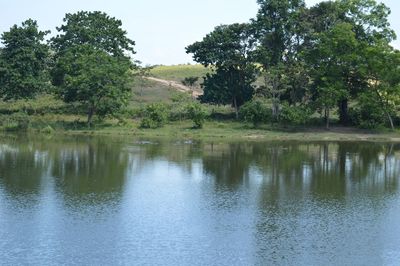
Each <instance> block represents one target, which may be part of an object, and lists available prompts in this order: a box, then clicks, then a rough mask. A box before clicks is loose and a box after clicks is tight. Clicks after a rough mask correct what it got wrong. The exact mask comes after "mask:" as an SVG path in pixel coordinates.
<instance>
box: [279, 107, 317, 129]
mask: <svg viewBox="0 0 400 266" xmlns="http://www.w3.org/2000/svg"><path fill="white" fill-rule="evenodd" d="M311 115H312V110H311V108H309V107H307V106H301V105H300V106H296V105H292V106H290V105H289V104H287V103H283V104H282V109H281V112H280V113H279V117H278V119H279V122H281V123H284V124H296V125H304V124H306V123H307V121H308V120H309V119H310V116H311Z"/></svg>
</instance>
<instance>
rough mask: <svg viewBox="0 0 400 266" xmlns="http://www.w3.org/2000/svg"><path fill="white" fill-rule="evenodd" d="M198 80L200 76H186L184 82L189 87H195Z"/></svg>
mask: <svg viewBox="0 0 400 266" xmlns="http://www.w3.org/2000/svg"><path fill="white" fill-rule="evenodd" d="M197 81H199V77H186V78H184V79H183V80H182V84H183V85H185V86H188V87H194V85H196V83H197Z"/></svg>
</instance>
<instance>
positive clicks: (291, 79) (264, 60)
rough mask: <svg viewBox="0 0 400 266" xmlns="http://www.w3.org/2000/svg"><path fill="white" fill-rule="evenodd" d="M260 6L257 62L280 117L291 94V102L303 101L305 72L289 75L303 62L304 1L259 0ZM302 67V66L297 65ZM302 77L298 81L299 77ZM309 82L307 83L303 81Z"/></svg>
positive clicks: (255, 23) (256, 25)
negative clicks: (299, 94) (282, 106)
mask: <svg viewBox="0 0 400 266" xmlns="http://www.w3.org/2000/svg"><path fill="white" fill-rule="evenodd" d="M257 2H258V4H259V6H260V8H259V11H258V13H257V17H256V18H255V19H254V20H253V21H252V27H253V30H254V32H255V36H256V38H257V50H256V61H257V62H258V63H259V64H260V65H261V66H262V73H263V76H264V86H263V88H261V89H262V90H264V91H265V92H266V93H264V94H265V95H266V96H268V97H269V98H271V100H272V114H273V117H274V118H275V119H277V118H278V115H279V110H280V102H281V100H283V99H284V97H288V98H287V99H286V100H288V101H289V102H290V103H293V104H294V101H297V100H301V99H302V98H303V95H301V96H298V95H295V93H293V92H294V90H295V89H300V88H299V87H298V86H297V85H298V84H302V82H303V80H304V79H307V78H305V77H304V74H305V72H304V71H301V72H302V73H301V74H298V75H297V74H296V75H288V73H289V72H294V73H298V71H295V67H294V66H297V65H301V59H302V58H301V57H300V56H299V53H300V50H301V47H302V43H303V41H304V37H303V35H304V32H305V29H304V27H303V24H302V22H303V19H302V17H303V16H302V15H303V13H304V9H305V3H304V1H303V0H258V1H257ZM297 70H298V68H297ZM297 79H298V80H297ZM302 85H307V84H302Z"/></svg>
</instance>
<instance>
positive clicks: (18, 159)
mask: <svg viewBox="0 0 400 266" xmlns="http://www.w3.org/2000/svg"><path fill="white" fill-rule="evenodd" d="M47 157H48V156H47V153H46V152H45V151H40V150H36V148H35V147H34V146H28V145H27V143H23V144H20V143H17V142H13V143H11V144H8V143H5V144H0V183H2V184H3V186H4V187H5V189H6V190H7V191H8V192H9V193H11V194H14V195H18V194H38V193H39V191H40V186H41V182H42V178H43V175H44V173H45V172H46V169H48V166H49V163H48V160H47Z"/></svg>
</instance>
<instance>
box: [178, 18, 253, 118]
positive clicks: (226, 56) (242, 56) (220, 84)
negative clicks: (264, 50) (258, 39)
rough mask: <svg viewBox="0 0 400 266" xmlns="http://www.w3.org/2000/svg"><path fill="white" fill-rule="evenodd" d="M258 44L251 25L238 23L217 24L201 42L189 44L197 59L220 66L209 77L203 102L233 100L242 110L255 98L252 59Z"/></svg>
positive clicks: (207, 76) (197, 60)
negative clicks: (253, 96) (252, 97)
mask: <svg viewBox="0 0 400 266" xmlns="http://www.w3.org/2000/svg"><path fill="white" fill-rule="evenodd" d="M254 46H255V40H254V38H253V35H252V29H251V27H250V25H249V24H245V23H244V24H239V23H236V24H232V25H221V26H217V27H216V28H215V29H214V31H213V32H211V33H209V34H207V36H206V37H204V39H203V40H202V41H201V42H196V43H194V44H192V45H189V46H188V47H187V48H186V52H187V53H191V54H193V58H194V60H195V61H196V62H199V63H201V64H203V65H204V66H205V67H208V66H213V67H215V68H216V71H214V72H212V73H208V74H207V75H206V77H205V80H204V83H203V88H204V95H203V97H202V98H201V100H202V101H203V102H207V103H217V104H219V103H223V104H227V103H231V104H232V106H234V107H235V109H236V111H238V109H239V107H240V106H241V105H242V104H243V103H245V102H246V101H247V100H249V99H251V96H252V95H253V93H254V86H253V83H254V81H255V80H256V73H257V68H256V66H255V65H254V64H253V63H252V61H251V57H252V52H253V50H254Z"/></svg>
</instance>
